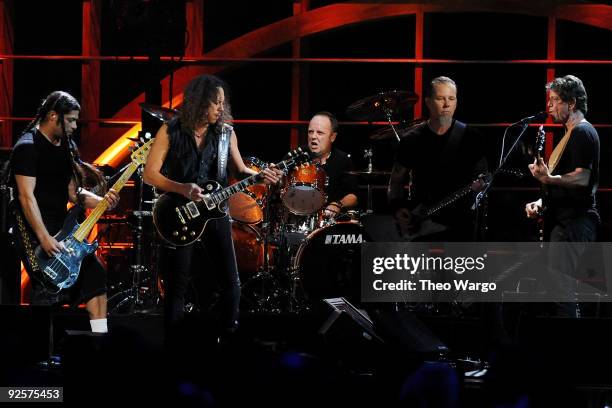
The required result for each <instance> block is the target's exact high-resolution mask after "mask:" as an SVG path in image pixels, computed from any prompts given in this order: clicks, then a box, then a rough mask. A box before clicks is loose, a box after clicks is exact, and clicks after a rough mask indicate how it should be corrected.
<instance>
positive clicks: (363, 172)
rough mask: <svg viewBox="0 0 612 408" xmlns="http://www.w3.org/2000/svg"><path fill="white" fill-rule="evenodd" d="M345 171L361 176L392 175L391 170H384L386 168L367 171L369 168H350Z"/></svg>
mask: <svg viewBox="0 0 612 408" xmlns="http://www.w3.org/2000/svg"><path fill="white" fill-rule="evenodd" d="M345 173H346V174H350V175H353V176H360V177H381V176H390V175H391V172H390V171H384V170H372V171H367V170H349V171H345Z"/></svg>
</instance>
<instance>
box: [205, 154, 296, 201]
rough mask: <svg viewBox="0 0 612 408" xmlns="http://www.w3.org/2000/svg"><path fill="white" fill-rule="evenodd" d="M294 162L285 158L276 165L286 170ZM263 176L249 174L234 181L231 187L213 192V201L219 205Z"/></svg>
mask: <svg viewBox="0 0 612 408" xmlns="http://www.w3.org/2000/svg"><path fill="white" fill-rule="evenodd" d="M294 162H295V159H289V160H285V161H282V162H280V163H277V164H276V167H277V168H278V169H279V170H283V171H284V170H285V169H287V168H288V167H290V166H291V165H293V163H294ZM262 178H263V176H262V174H261V173H257V174H253V175H252V176H249V177H247V178H245V179H244V180H241V181H239V182H238V183H234V184H232V185H231V186H229V187H226V188H224V189H222V190H219V191H217V192H215V193H211V195H210V197H211V199H212V201H213V203H215V205H219V204H220V203H222V202H223V201H225V200H227V199H229V198H230V197H231V196H233V195H234V194H236V193H239V192H241V191H244V190H245V189H246V188H247V187H249V186H251V185H253V184H256V183H258V182H259V181H260V180H261V179H262Z"/></svg>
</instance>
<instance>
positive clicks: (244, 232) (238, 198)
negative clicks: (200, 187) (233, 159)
mask: <svg viewBox="0 0 612 408" xmlns="http://www.w3.org/2000/svg"><path fill="white" fill-rule="evenodd" d="M417 100H418V95H416V94H414V93H411V92H407V91H388V92H381V93H379V94H377V95H374V96H371V97H368V98H364V99H361V100H359V101H357V102H355V103H354V104H352V105H351V106H349V108H348V109H347V114H348V115H349V116H350V117H351V118H353V119H355V120H366V121H369V122H371V121H375V120H381V119H386V120H388V122H389V125H390V126H389V127H387V128H384V129H382V130H379V131H376V132H374V133H373V134H372V135H371V136H370V139H371V140H380V139H389V138H394V137H395V138H396V139H399V137H400V136H399V135H400V134H402V133H405V132H406V131H408V130H410V129H411V128H412V127H413V126H415V125H416V124H417V122H411V123H400V125H398V126H395V124H394V122H395V123H397V118H398V117H399V115H400V114H404V113H405V110H406V108H408V107H410V106H412V105H413V104H414V103H416V101H417ZM141 108H142V109H143V110H144V111H146V112H148V113H149V114H151V115H153V116H154V117H156V118H158V119H159V120H161V121H167V120H169V119H170V118H171V117H172V116H174V115H175V114H176V113H177V111H176V110H173V109H167V108H161V107H157V106H153V105H146V104H141ZM364 157H365V158H366V159H367V160H368V167H367V169H366V170H363V171H351V172H349V173H350V174H351V175H353V176H357V177H361V178H362V179H364V180H365V181H366V183H367V185H368V200H367V205H366V212H365V213H364V214H367V213H371V212H373V208H372V191H371V188H370V186H371V184H372V182H373V180H374V179H380V178H381V177H388V175H389V174H390V173H389V172H387V171H378V170H374V169H373V168H372V149H368V150H366V151H365V155H364ZM244 162H245V164H246V166H247V167H249V168H250V169H252V170H254V171H257V172H259V171H262V170H263V169H264V168H265V167H266V165H267V164H266V163H264V162H263V161H261V160H259V159H258V158H255V157H248V158H244ZM235 181H236V180H230V183H233V182H235ZM328 184H329V183H328V177H327V174H326V173H325V170H324V169H323V168H322V167H321V166H320V165H319V164H317V163H309V164H305V165H301V166H298V167H295V168H293V169H292V170H291V171H289V172H288V174H286V176H285V177H284V179H283V182H282V184H281V185H280V186H268V185H263V184H258V185H253V186H250V187H248V188H247V189H246V190H245V191H244V192H241V193H238V194H235V195H233V196H232V197H231V198H230V199H229V200H228V204H229V214H230V217H231V220H232V236H233V240H234V248H235V253H236V259H237V264H238V269H239V273H240V278H241V284H242V303H241V307H242V309H243V310H246V311H251V312H273V313H274V312H301V311H305V310H308V309H309V308H310V307H311V306H312V305H313V304H314V302H316V301H320V300H322V299H324V298H329V297H340V296H342V297H345V298H347V299H349V300H352V301H356V302H358V300H359V291H360V289H359V288H360V273H361V270H360V268H361V265H360V256H361V255H360V254H361V243H362V242H366V241H369V240H370V238H369V236H368V234H367V233H366V231H365V229H364V227H363V225H362V223H361V222H360V218H361V216H362V214H361V213H360V212H358V211H347V212H346V213H344V214H341V215H339V216H338V217H336V218H326V217H325V216H324V211H323V208H324V206H325V204H326V203H327V187H328Z"/></svg>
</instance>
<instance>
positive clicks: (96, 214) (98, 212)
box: [74, 162, 140, 242]
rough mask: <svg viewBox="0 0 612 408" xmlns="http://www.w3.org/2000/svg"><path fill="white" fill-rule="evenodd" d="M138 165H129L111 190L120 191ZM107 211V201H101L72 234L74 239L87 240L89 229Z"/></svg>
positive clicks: (133, 163)
mask: <svg viewBox="0 0 612 408" xmlns="http://www.w3.org/2000/svg"><path fill="white" fill-rule="evenodd" d="M139 165H140V164H138V163H135V162H132V163H130V165H129V166H128V168H127V169H126V170H125V171H124V172H123V174H122V175H121V177H119V179H118V180H117V181H116V182H115V184H113V186H112V187H111V188H112V189H114V190H115V191H116V192H117V193H118V192H119V190H121V189H122V188H123V186H124V185H125V183H127V181H128V180H129V179H130V177H132V174H134V172H135V171H136V169H137V168H138V166H139ZM107 209H108V201H106V200H104V199H102V200H101V201H100V202H99V203H98V205H96V208H94V209H93V210H92V211H91V213H90V214H89V216H88V217H87V219H86V220H85V221H83V223H82V224H81V226H80V227H79V228H78V229H77V230H76V232H75V233H74V238H75V239H76V240H78V241H80V242H83V240H84V239H85V238H87V236H88V235H89V233H90V232H91V229H92V228H93V227H94V225H96V223H97V222H98V220H99V219H100V217H101V216H102V214H104V212H105V211H106V210H107Z"/></svg>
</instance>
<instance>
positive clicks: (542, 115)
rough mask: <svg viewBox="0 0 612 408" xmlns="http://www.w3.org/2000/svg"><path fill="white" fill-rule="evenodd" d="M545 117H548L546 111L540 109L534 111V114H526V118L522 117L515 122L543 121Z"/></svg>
mask: <svg viewBox="0 0 612 408" xmlns="http://www.w3.org/2000/svg"><path fill="white" fill-rule="evenodd" d="M547 117H548V113H546V112H544V111H542V112H538V113H536V114H535V115H532V116H527V117H526V118H523V119H521V120H519V121H518V122H516V123H531V122H543V121H545V120H546V118H547Z"/></svg>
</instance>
